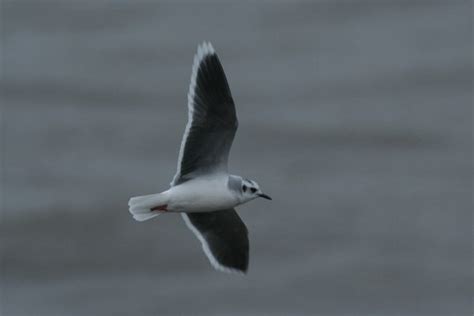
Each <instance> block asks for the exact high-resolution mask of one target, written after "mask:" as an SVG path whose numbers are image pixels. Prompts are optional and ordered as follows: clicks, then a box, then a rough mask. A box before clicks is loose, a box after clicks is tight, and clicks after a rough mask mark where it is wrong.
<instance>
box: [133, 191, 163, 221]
mask: <svg viewBox="0 0 474 316" xmlns="http://www.w3.org/2000/svg"><path fill="white" fill-rule="evenodd" d="M166 200H167V199H166V196H165V194H163V193H155V194H150V195H143V196H135V197H132V198H131V199H130V200H129V201H128V206H129V209H128V210H129V211H130V214H132V216H133V218H134V219H135V220H137V221H139V222H143V221H146V220H148V219H150V218H153V217H155V216H158V215H160V214H161V213H162V212H163V211H165V210H166Z"/></svg>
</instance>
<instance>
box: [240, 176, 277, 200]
mask: <svg viewBox="0 0 474 316" xmlns="http://www.w3.org/2000/svg"><path fill="white" fill-rule="evenodd" d="M240 192H241V195H242V199H243V201H244V202H247V201H250V200H253V199H255V198H258V197H262V198H264V199H267V200H271V199H272V198H271V197H269V196H268V195H266V194H264V193H263V192H262V190H260V187H259V186H258V183H257V182H255V181H252V180H248V179H242V185H241V187H240Z"/></svg>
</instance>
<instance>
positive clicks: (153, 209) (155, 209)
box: [151, 204, 168, 212]
mask: <svg viewBox="0 0 474 316" xmlns="http://www.w3.org/2000/svg"><path fill="white" fill-rule="evenodd" d="M167 207H168V204H164V205H158V206H155V207H153V208H152V209H151V211H152V212H153V211H162V212H167V211H168V209H167Z"/></svg>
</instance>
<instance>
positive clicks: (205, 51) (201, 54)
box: [170, 42, 215, 186]
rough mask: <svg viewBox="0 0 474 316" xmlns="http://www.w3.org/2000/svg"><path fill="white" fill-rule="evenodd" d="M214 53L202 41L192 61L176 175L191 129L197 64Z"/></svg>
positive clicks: (178, 172) (210, 46)
mask: <svg viewBox="0 0 474 316" xmlns="http://www.w3.org/2000/svg"><path fill="white" fill-rule="evenodd" d="M213 54H215V50H214V47H212V44H211V43H210V42H203V43H202V44H201V45H199V46H198V50H197V53H196V55H194V61H193V69H192V71H191V81H190V83H189V90H188V123H187V124H186V128H185V129H184V135H183V139H182V140H181V147H180V149H179V154H178V166H177V171H176V176H178V175H179V174H180V173H181V160H182V159H183V155H184V146H185V144H186V140H187V138H188V135H189V130H190V129H191V125H192V123H193V114H194V102H193V100H194V94H195V89H196V79H197V73H198V70H199V65H200V64H201V61H202V60H203V59H204V58H205V57H206V56H209V55H213ZM176 176H175V177H174V178H173V181H172V182H171V183H170V185H171V186H172V185H174V182H175V180H176V179H175V178H176Z"/></svg>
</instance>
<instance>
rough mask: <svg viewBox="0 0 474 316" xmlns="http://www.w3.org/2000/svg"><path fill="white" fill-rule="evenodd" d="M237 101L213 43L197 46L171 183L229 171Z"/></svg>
mask: <svg viewBox="0 0 474 316" xmlns="http://www.w3.org/2000/svg"><path fill="white" fill-rule="evenodd" d="M237 125H238V123H237V117H236V114H235V106H234V101H233V100H232V95H231V93H230V89H229V85H228V84H227V79H226V77H225V74H224V69H223V68H222V65H221V63H220V62H219V58H218V57H217V55H216V53H215V51H214V48H213V47H212V45H211V44H210V43H203V44H201V45H200V46H199V47H198V51H197V54H196V55H195V56H194V64H193V70H192V74H191V83H190V85H189V92H188V124H187V125H186V129H185V132H184V136H183V140H182V142H181V149H180V152H179V158H178V171H177V173H176V175H175V177H174V179H173V182H172V183H171V184H172V185H176V184H179V183H182V182H185V181H187V180H189V179H191V178H194V177H195V176H197V175H199V174H205V173H213V172H217V171H227V158H228V157H229V151H230V147H231V146H232V141H233V140H234V136H235V132H236V130H237Z"/></svg>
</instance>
